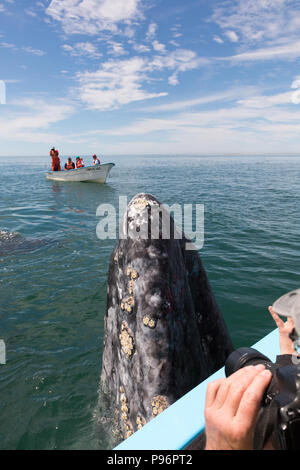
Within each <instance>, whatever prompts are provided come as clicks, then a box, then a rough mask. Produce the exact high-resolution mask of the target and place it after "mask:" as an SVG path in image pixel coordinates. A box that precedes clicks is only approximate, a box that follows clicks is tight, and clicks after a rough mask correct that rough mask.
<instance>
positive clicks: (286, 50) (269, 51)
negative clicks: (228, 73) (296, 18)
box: [221, 40, 300, 62]
mask: <svg viewBox="0 0 300 470" xmlns="http://www.w3.org/2000/svg"><path fill="white" fill-rule="evenodd" d="M297 57H300V40H298V41H292V42H288V43H286V44H283V45H281V46H273V47H263V48H260V49H255V50H251V51H249V52H242V53H241V54H236V55H234V56H230V57H226V58H222V59H221V60H230V61H232V62H250V61H260V60H272V59H296V58H297Z"/></svg>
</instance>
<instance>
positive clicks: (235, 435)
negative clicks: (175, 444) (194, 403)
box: [205, 364, 272, 450]
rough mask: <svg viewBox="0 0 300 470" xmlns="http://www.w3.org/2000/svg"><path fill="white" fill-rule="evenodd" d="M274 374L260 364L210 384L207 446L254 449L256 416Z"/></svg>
mask: <svg viewBox="0 0 300 470" xmlns="http://www.w3.org/2000/svg"><path fill="white" fill-rule="evenodd" d="M271 377H272V374H271V372H270V371H269V370H266V369H265V367H264V365H263V364H259V365H257V366H248V367H244V368H242V369H240V370H238V371H237V372H235V373H234V374H232V375H231V376H230V377H228V378H226V379H220V380H216V381H215V382H212V383H210V384H209V385H208V388H207V393H206V402H205V434H206V447H205V450H251V449H253V439H254V430H255V424H256V419H257V415H258V411H259V408H260V404H261V401H262V398H263V394H264V391H265V390H266V388H267V386H268V385H269V383H270V380H271Z"/></svg>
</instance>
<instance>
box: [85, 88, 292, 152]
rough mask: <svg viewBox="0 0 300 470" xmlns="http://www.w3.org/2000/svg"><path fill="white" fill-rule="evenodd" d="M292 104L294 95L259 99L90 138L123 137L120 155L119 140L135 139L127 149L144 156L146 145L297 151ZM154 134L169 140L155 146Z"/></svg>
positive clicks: (152, 148)
mask: <svg viewBox="0 0 300 470" xmlns="http://www.w3.org/2000/svg"><path fill="white" fill-rule="evenodd" d="M231 92H232V90H228V93H229V94H230V93H231ZM224 93H225V94H226V92H224ZM216 96H217V95H216ZM289 100H290V93H279V94H277V95H263V94H262V95H257V96H256V95H255V96H254V97H253V98H249V99H245V100H240V101H235V102H234V103H232V104H230V105H227V106H224V103H221V105H220V107H219V108H218V109H217V110H208V111H207V110H204V111H197V112H188V113H187V112H185V113H177V114H174V113H172V115H171V117H167V118H162V117H159V118H150V119H138V120H135V121H133V122H132V123H131V124H128V125H126V126H124V127H120V126H118V128H115V129H110V130H109V129H106V130H105V131H103V130H94V131H91V135H99V136H101V135H103V134H104V133H105V135H106V136H112V137H118V142H120V143H119V146H120V147H119V150H120V149H121V148H122V145H123V146H124V145H126V143H122V142H121V141H120V138H122V137H126V138H127V137H128V136H131V138H132V140H133V139H134V140H133V142H134V143H133V144H132V145H131V144H130V145H129V146H128V145H127V147H126V150H127V151H131V152H132V151H134V150H136V151H138V149H139V148H140V150H142V145H143V146H144V149H145V147H146V148H147V152H154V153H156V152H157V153H164V152H168V153H170V152H174V153H179V152H182V153H188V152H191V153H199V148H201V152H202V153H203V152H209V153H218V152H220V153H224V151H225V152H230V151H235V152H239V153H241V152H243V151H244V152H245V153H250V152H258V151H259V152H264V151H270V152H274V151H276V152H278V151H288V149H290V150H292V151H293V150H294V151H295V149H298V147H299V144H300V134H299V133H300V124H299V122H300V108H299V106H295V105H292V104H291V102H290V101H289ZM157 108H159V107H157ZM155 132H160V133H161V132H164V134H165V138H164V139H161V138H160V139H159V142H158V143H156V139H154V138H153V135H152V134H153V133H155ZM147 136H148V137H147ZM219 139H220V140H219ZM199 146H200V147H199ZM110 149H111V151H112V147H111V145H110ZM123 149H124V147H123ZM115 150H117V147H115Z"/></svg>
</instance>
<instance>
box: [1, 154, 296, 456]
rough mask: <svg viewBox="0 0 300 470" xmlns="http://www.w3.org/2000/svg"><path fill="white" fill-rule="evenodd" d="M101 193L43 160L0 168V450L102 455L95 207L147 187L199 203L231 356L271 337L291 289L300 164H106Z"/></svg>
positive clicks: (250, 160) (103, 249)
mask: <svg viewBox="0 0 300 470" xmlns="http://www.w3.org/2000/svg"><path fill="white" fill-rule="evenodd" d="M106 161H114V162H115V163H116V167H115V168H114V169H113V170H112V172H111V176H110V178H109V180H108V183H107V184H106V185H97V184H82V183H68V184H67V183H55V182H51V181H46V179H45V175H44V173H45V170H46V169H47V167H48V165H49V159H48V158H45V157H43V158H33V157H32V158H29V157H27V158H21V157H20V158H19V157H18V158H13V159H12V158H4V157H1V159H0V185H1V196H0V338H3V339H4V340H5V343H6V348H7V351H6V353H7V363H6V365H0V397H1V399H0V416H1V420H0V448H1V449H104V448H108V447H109V446H110V436H108V435H106V434H105V430H103V427H99V426H98V421H99V419H100V420H101V409H100V408H99V404H98V388H99V376H100V371H101V354H102V341H103V324H104V321H103V319H104V315H105V307H106V282H107V272H108V263H109V257H110V253H111V251H112V249H113V247H114V245H115V243H116V242H115V241H114V240H105V241H101V240H99V239H98V238H97V236H96V226H97V223H98V222H99V218H98V217H96V210H97V207H98V206H99V204H103V203H110V204H113V205H114V206H115V207H116V208H117V207H118V201H119V196H127V197H128V201H129V200H130V199H131V198H132V197H133V196H134V195H135V194H136V193H138V192H148V193H151V194H153V195H154V196H156V197H157V198H158V199H159V200H160V201H161V202H164V203H166V204H170V205H171V204H173V203H178V204H192V203H193V204H204V205H205V241H204V246H203V248H202V250H201V251H200V255H201V257H202V261H203V263H204V266H205V268H206V271H207V274H208V277H209V280H210V283H211V285H212V288H213V291H214V293H215V296H216V298H217V301H218V303H219V306H220V308H221V310H222V312H223V315H224V317H225V320H226V323H227V326H228V329H229V331H230V334H231V337H232V340H233V343H234V345H235V346H236V347H239V346H250V345H251V344H253V343H254V342H256V341H258V340H259V339H260V338H262V337H263V336H264V335H266V334H267V333H268V332H270V331H271V330H273V329H274V328H275V325H274V324H273V320H272V319H271V318H270V316H269V314H268V312H267V306H268V305H269V304H270V303H272V302H273V301H274V300H275V299H276V298H277V297H279V296H280V295H282V294H283V293H285V292H287V291H289V290H292V289H295V288H298V287H299V255H300V250H299V233H300V231H299V228H300V225H299V208H300V185H299V181H300V157H297V156H288V155H287V156H255V157H253V156H251V157H250V156H249V157H246V156H240V157H239V156H234V157H233V156H232V157H231V156H207V157H206V156H199V157H197V156H190V157H188V156H139V157H128V156H123V157H122V156H118V157H114V158H110V159H109V160H106Z"/></svg>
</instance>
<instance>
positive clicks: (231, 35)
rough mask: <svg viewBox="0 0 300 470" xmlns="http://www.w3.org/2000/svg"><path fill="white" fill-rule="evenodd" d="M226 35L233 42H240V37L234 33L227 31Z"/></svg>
mask: <svg viewBox="0 0 300 470" xmlns="http://www.w3.org/2000/svg"><path fill="white" fill-rule="evenodd" d="M224 34H225V36H226V37H227V38H228V39H229V41H231V42H238V40H239V37H238V35H237V34H236V33H235V32H234V31H226V32H225V33H224Z"/></svg>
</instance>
